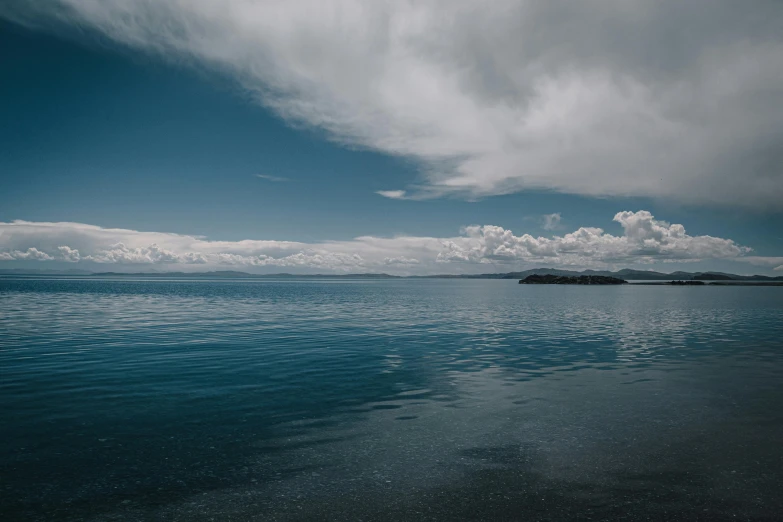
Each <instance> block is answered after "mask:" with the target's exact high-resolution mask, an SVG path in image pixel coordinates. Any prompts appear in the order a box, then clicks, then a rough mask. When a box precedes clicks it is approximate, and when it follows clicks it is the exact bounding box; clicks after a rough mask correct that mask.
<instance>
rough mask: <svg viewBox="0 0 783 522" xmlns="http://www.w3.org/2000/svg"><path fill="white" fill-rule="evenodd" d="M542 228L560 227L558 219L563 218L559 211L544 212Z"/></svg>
mask: <svg viewBox="0 0 783 522" xmlns="http://www.w3.org/2000/svg"><path fill="white" fill-rule="evenodd" d="M543 218H544V230H555V229H556V228H559V227H560V221H561V220H562V219H563V218H562V216H561V215H560V213H559V212H556V213H554V214H544V216H543Z"/></svg>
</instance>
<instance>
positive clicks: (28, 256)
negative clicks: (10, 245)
mask: <svg viewBox="0 0 783 522" xmlns="http://www.w3.org/2000/svg"><path fill="white" fill-rule="evenodd" d="M53 259H54V257H52V256H50V255H49V254H47V253H46V252H41V251H40V250H38V249H37V248H35V247H30V248H28V249H27V250H11V251H9V252H0V261H52V260H53Z"/></svg>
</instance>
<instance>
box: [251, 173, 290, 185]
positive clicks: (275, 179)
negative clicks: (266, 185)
mask: <svg viewBox="0 0 783 522" xmlns="http://www.w3.org/2000/svg"><path fill="white" fill-rule="evenodd" d="M256 177H257V178H260V179H265V180H267V181H273V182H275V183H280V182H283V181H291V180H290V179H288V178H282V177H280V176H270V175H268V174H256Z"/></svg>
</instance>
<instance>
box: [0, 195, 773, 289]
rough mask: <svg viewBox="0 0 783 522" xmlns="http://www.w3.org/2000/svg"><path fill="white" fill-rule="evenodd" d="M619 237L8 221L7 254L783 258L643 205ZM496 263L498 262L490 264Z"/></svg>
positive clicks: (354, 263)
mask: <svg viewBox="0 0 783 522" xmlns="http://www.w3.org/2000/svg"><path fill="white" fill-rule="evenodd" d="M614 221H615V222H617V223H619V224H620V225H621V226H622V228H623V234H622V235H613V234H608V233H606V232H604V231H603V230H602V229H600V228H592V227H582V228H578V229H576V230H574V231H573V232H570V233H567V234H564V235H562V236H554V237H551V238H547V237H540V236H539V237H534V236H532V235H530V234H525V233H522V234H520V235H517V234H514V232H512V231H511V230H508V229H505V228H503V227H499V226H495V225H483V226H478V225H475V226H469V227H465V228H464V229H463V231H462V234H461V235H458V236H453V237H417V236H399V237H390V238H383V237H373V236H364V237H358V238H355V239H353V240H349V241H323V242H314V243H302V242H292V241H276V240H252V239H248V240H243V241H209V240H207V239H204V238H201V237H195V236H188V235H180V234H171V233H164V232H140V231H135V230H123V229H106V228H101V227H97V226H92V225H85V224H80V223H36V222H27V221H14V222H12V223H0V261H26V262H32V261H36V262H37V261H61V262H72V263H85V262H89V263H101V264H119V265H139V264H154V265H163V266H167V265H171V266H179V265H202V266H209V267H213V268H214V267H221V266H222V267H225V266H237V267H250V268H253V269H254V270H272V269H279V268H295V269H301V270H311V271H312V270H319V271H331V272H359V271H391V272H394V273H402V274H405V273H408V274H414V273H418V274H427V273H435V272H444V271H449V272H464V273H470V272H476V271H488V270H489V271H497V270H500V269H502V268H501V267H505V268H506V269H507V270H512V269H515V268H517V267H520V266H523V265H527V266H529V265H531V264H536V265H545V266H572V267H596V268H602V267H607V266H614V265H618V264H622V265H633V264H650V263H658V262H674V261H676V262H694V261H701V260H706V259H723V260H735V261H746V262H749V263H752V264H754V265H757V266H766V267H769V268H774V267H776V266H778V265H781V264H783V261H782V260H781V259H782V258H765V257H758V256H751V255H749V254H750V252H751V249H750V248H747V247H744V246H741V245H739V244H737V243H735V242H734V241H732V240H731V239H724V238H719V237H713V236H691V235H689V234H687V233H686V231H685V227H683V226H682V225H679V224H669V223H666V222H665V221H661V220H658V219H655V217H654V216H653V215H652V214H651V213H649V212H647V211H644V210H640V211H638V212H629V211H625V212H619V213H617V214H616V215H615V216H614ZM488 265H491V266H492V268H488Z"/></svg>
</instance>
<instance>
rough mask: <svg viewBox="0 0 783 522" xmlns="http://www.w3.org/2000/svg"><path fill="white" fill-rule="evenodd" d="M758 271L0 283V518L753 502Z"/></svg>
mask: <svg viewBox="0 0 783 522" xmlns="http://www.w3.org/2000/svg"><path fill="white" fill-rule="evenodd" d="M781 406H783V289H782V288H775V287H762V288H752V287H737V288H731V287H683V288H679V287H666V286H630V285H625V286H620V287H605V286H594V287H575V286H532V285H531V286H528V285H517V284H516V281H503V280H500V281H498V280H313V279H306V280H279V281H274V280H253V281H247V280H236V281H235V280H220V281H209V280H170V281H166V280H135V279H124V280H123V279H115V280H106V279H92V280H91V279H88V278H71V279H69V278H62V279H57V278H39V279H24V278H4V279H0V416H1V417H0V421H2V430H0V513H2V514H3V520H95V521H97V520H197V521H198V520H221V521H222V520H308V519H312V520H455V519H470V520H573V519H577V518H578V519H582V520H590V519H592V520H604V519H607V520H776V519H779V517H780V514H781V513H783V500H782V499H781V491H783V451H781V441H783V409H782V408H781Z"/></svg>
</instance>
